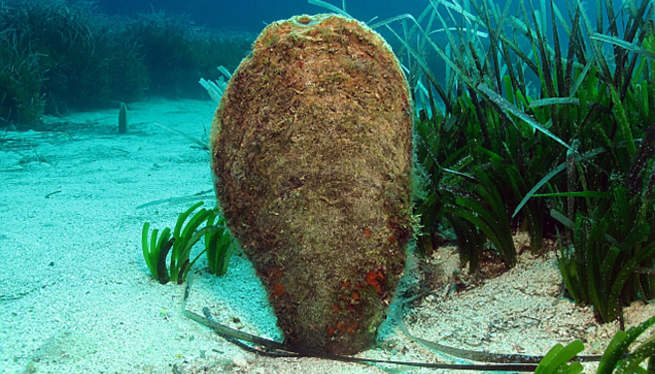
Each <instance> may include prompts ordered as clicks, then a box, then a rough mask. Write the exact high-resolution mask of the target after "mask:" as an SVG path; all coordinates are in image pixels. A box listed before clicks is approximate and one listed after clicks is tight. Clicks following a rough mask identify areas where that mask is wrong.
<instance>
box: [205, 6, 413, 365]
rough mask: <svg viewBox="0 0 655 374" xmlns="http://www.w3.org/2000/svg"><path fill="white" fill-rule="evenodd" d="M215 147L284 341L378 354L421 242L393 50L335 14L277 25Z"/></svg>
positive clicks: (407, 124) (219, 179) (239, 227)
mask: <svg viewBox="0 0 655 374" xmlns="http://www.w3.org/2000/svg"><path fill="white" fill-rule="evenodd" d="M211 147H212V151H211V152H212V154H211V156H212V171H213V173H214V176H215V183H216V192H217V197H218V199H219V202H220V205H221V207H222V209H223V212H224V214H225V216H226V218H227V220H228V223H229V227H230V229H231V230H232V232H233V233H234V234H235V236H236V237H237V238H238V240H239V242H240V243H241V245H242V247H243V249H244V251H245V253H246V254H247V255H248V257H249V258H250V260H251V261H252V263H253V264H254V266H255V268H256V270H257V272H258V275H259V277H260V278H261V280H262V282H263V284H264V286H265V287H266V288H267V290H268V295H269V300H270V302H271V304H272V306H273V308H274V310H275V313H276V315H277V318H278V325H279V326H280V328H281V329H282V330H283V331H284V333H285V335H286V339H287V343H289V344H292V345H296V346H302V347H306V348H314V349H321V350H324V351H327V352H334V353H342V354H352V353H356V352H359V351H362V350H364V349H367V348H369V347H370V346H371V345H372V344H373V343H374V342H375V335H376V331H377V328H378V326H379V325H380V323H381V322H382V320H383V319H384V317H385V309H386V307H387V305H388V303H389V301H390V300H391V297H392V296H393V293H394V291H395V288H396V285H397V283H398V280H399V278H400V276H401V274H402V272H403V268H404V264H405V247H406V245H407V241H408V239H409V238H410V237H411V235H412V228H411V223H410V221H411V205H410V204H411V191H410V173H411V165H412V107H411V100H410V94H409V91H408V88H407V83H406V80H405V77H404V75H403V73H402V71H401V69H400V65H399V63H398V61H397V60H396V57H395V56H394V55H393V53H392V52H391V50H390V49H389V48H388V46H387V45H386V43H385V42H384V40H383V39H382V38H381V37H380V36H379V35H378V34H377V33H375V32H374V31H372V30H370V29H369V28H367V27H366V26H365V25H363V24H361V23H359V22H358V21H355V20H352V19H348V18H344V17H340V16H334V15H318V16H299V17H294V18H292V19H290V20H287V21H279V22H275V23H273V24H271V25H269V26H268V27H266V29H265V30H264V31H263V32H262V33H261V35H260V36H259V37H258V38H257V40H256V41H255V43H254V44H253V48H252V52H251V54H250V55H249V56H248V57H247V58H245V59H244V60H243V61H242V63H241V65H240V66H239V67H238V69H237V70H236V72H235V73H234V75H233V77H232V79H231V80H230V82H229V84H228V86H227V88H226V90H225V94H224V95H223V98H222V101H221V103H220V105H219V108H218V109H217V111H216V115H215V117H214V122H213V125H212V134H211Z"/></svg>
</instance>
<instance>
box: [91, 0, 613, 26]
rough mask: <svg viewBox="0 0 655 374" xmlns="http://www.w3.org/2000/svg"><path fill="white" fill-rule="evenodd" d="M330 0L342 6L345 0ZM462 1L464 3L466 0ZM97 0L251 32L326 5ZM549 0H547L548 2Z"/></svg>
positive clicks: (392, 12)
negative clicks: (186, 16) (184, 16)
mask: <svg viewBox="0 0 655 374" xmlns="http://www.w3.org/2000/svg"><path fill="white" fill-rule="evenodd" d="M604 1H605V0H603V3H604ZM328 2H330V3H331V4H333V5H335V6H337V7H339V8H341V5H342V1H341V0H331V1H328ZM458 2H459V3H460V4H463V3H464V0H460V1H458ZM495 3H497V4H499V5H500V6H504V4H505V3H506V1H504V0H503V1H496V2H495ZM512 3H513V4H512V8H513V9H516V4H517V1H512ZM533 3H534V6H535V8H539V4H540V3H539V1H534V2H533ZM612 3H613V4H614V7H615V10H616V9H619V8H620V6H621V5H622V4H623V3H624V2H623V1H622V0H612ZM97 4H98V7H99V8H100V9H101V10H102V11H103V12H105V13H107V14H112V15H126V16H134V15H136V14H139V13H148V12H151V11H153V10H155V11H165V12H167V13H171V14H186V15H188V16H190V17H191V19H192V20H193V22H195V23H196V24H197V25H199V26H207V27H211V28H217V29H230V30H240V31H249V32H259V31H261V30H262V28H263V27H264V26H265V24H268V23H271V22H274V21H277V20H280V19H287V18H290V17H291V16H294V15H298V14H315V13H320V12H324V11H325V10H324V9H323V8H320V7H318V6H315V5H311V4H308V3H307V1H306V0H283V1H271V0H243V1H234V0H191V1H180V0H156V1H149V0H102V1H99V2H98V3H97ZM549 4H550V3H549V2H546V5H547V6H549ZM554 4H555V6H557V7H558V8H559V9H560V10H561V12H562V14H563V15H564V17H565V18H567V2H566V1H565V0H556V1H554ZM583 4H584V5H585V6H586V7H587V8H588V10H589V15H590V18H591V19H592V20H594V19H595V18H594V17H595V16H594V13H593V10H594V8H595V2H594V1H583ZM427 5H428V1H427V0H406V1H397V0H350V1H347V2H346V10H347V11H348V13H349V14H350V15H352V16H353V17H355V18H357V19H359V20H361V21H368V20H370V19H371V18H373V17H378V18H379V19H387V18H391V17H394V16H396V15H399V14H405V13H409V14H412V15H414V16H415V17H417V16H418V15H419V14H420V13H421V11H423V9H425V7H426V6H427ZM528 11H529V9H528Z"/></svg>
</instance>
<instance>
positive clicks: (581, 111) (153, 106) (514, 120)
mask: <svg viewBox="0 0 655 374" xmlns="http://www.w3.org/2000/svg"><path fill="white" fill-rule="evenodd" d="M506 4H507V3H506V2H504V1H503V2H494V1H489V0H479V1H477V2H476V1H465V0H461V1H460V0H457V1H455V0H448V1H447V0H438V1H434V2H433V5H434V7H431V5H430V2H428V1H424V0H411V1H405V2H399V1H386V0H385V1H369V0H367V1H363V0H362V1H358V0H351V1H348V2H342V1H333V2H332V3H331V5H333V6H334V7H335V8H337V12H338V13H343V11H344V10H345V12H347V13H348V14H349V15H351V16H353V17H354V18H356V19H358V20H360V21H362V22H367V23H368V24H369V26H371V27H375V30H376V31H377V32H379V33H380V34H381V35H382V36H383V37H384V38H385V39H386V40H387V42H388V43H389V45H390V46H391V48H392V49H393V51H394V52H396V54H397V56H398V58H399V60H400V62H401V63H402V64H403V68H404V72H405V74H406V76H407V78H408V81H409V85H410V89H411V91H412V96H413V99H414V103H415V108H414V112H415V113H413V115H414V137H415V139H414V151H415V158H414V175H413V178H414V179H413V183H414V186H413V187H414V196H413V197H412V205H413V217H414V218H415V219H416V222H415V226H414V227H413V229H414V230H415V235H414V237H413V239H412V241H411V244H410V246H409V248H408V256H409V257H408V260H407V264H406V270H405V278H404V279H403V280H402V281H401V284H400V286H399V289H398V294H397V295H398V297H397V299H396V300H395V301H394V303H392V305H391V307H390V309H389V311H388V313H387V319H386V321H385V323H384V324H383V326H382V327H381V328H380V330H379V333H378V344H377V345H376V347H375V348H373V349H370V350H367V351H365V352H362V353H360V354H359V355H358V357H360V358H364V359H379V360H396V361H404V362H407V361H411V362H420V363H446V364H470V363H476V362H477V363H481V364H488V363H489V361H490V358H489V356H485V357H481V356H480V355H476V354H472V355H469V354H463V353H462V352H455V351H452V350H450V351H449V350H448V349H447V348H446V349H444V346H447V347H458V348H462V349H465V350H467V351H474V352H478V353H479V352H492V353H498V354H500V356H504V355H507V356H512V355H514V356H516V355H530V356H534V357H537V358H540V357H541V356H543V355H545V354H546V353H547V352H548V351H549V350H551V348H552V349H556V348H557V347H558V346H557V344H562V345H564V346H566V347H567V348H568V349H565V350H563V351H562V353H561V355H562V356H561V357H565V356H566V355H568V356H566V357H569V356H570V357H572V356H574V355H575V354H577V353H580V352H581V354H583V355H595V356H598V355H601V354H603V352H607V351H608V347H609V346H610V345H609V342H610V340H612V339H618V340H615V341H620V342H621V344H618V343H617V344H615V345H614V346H613V347H614V349H615V350H614V353H615V354H614V356H612V357H614V361H610V360H607V361H606V362H605V364H603V365H598V363H597V360H599V359H600V357H596V358H595V360H596V361H594V360H591V361H588V362H583V363H584V371H585V372H587V373H591V372H598V373H611V372H613V371H614V368H615V367H616V368H619V367H621V368H622V369H621V370H624V369H625V370H627V371H630V370H637V369H634V368H635V367H636V366H638V365H641V366H642V368H641V369H640V370H642V371H643V372H645V370H646V369H647V368H648V369H650V370H651V371H652V370H653V368H655V362H653V361H654V360H652V359H649V357H650V354H642V355H641V356H635V357H636V358H634V359H632V360H628V359H626V358H625V357H624V356H622V355H621V353H622V352H625V351H628V350H629V349H628V347H629V346H630V343H632V341H633V340H635V339H636V340H637V341H636V343H635V344H634V345H633V346H632V348H630V350H633V351H634V350H636V349H641V351H640V352H650V351H649V350H650V349H654V348H655V343H654V342H653V340H652V339H651V340H647V339H649V337H652V331H650V330H647V327H649V326H650V325H652V324H653V323H655V320H654V319H653V316H654V315H655V304H654V303H653V298H654V297H655V270H653V269H655V230H651V228H652V227H653V226H654V225H655V204H654V203H653V199H652V189H653V187H655V113H654V111H653V110H652V108H653V107H655V88H654V86H653V84H652V81H653V79H654V78H653V77H654V76H655V62H654V61H653V58H655V30H654V28H653V13H654V12H655V10H654V9H653V4H652V2H649V1H630V0H626V1H620V0H611V1H610V0H598V1H586V2H582V1H565V0H557V1H552V2H551V1H545V0H541V1H539V0H535V1H533V2H529V1H523V0H518V1H517V0H514V1H511V2H510V3H509V5H507V6H506ZM344 8H345V9H344ZM555 9H557V10H556V11H555ZM339 10H341V11H339ZM329 11H330V10H329V9H326V7H325V6H317V4H311V3H309V2H307V1H300V0H298V1H263V0H262V1H251V2H249V1H241V2H234V1H230V2H228V1H199V0H198V1H174V0H168V1H152V2H145V1H144V2H140V1H127V0H121V1H118V0H117V1H94V2H86V1H63V0H62V1H45V0H32V1H16V0H9V1H2V0H0V268H2V269H3V271H2V272H0V363H1V365H0V372H2V373H62V372H67V373H223V372H241V373H290V372H298V373H300V372H303V373H383V372H390V371H397V372H407V373H423V372H425V373H427V372H433V370H432V369H429V368H421V367H420V366H417V367H414V366H402V365H395V364H389V363H373V362H371V361H368V362H359V363H352V362H340V361H338V360H336V359H335V360H332V359H321V358H316V357H305V358H302V357H287V358H279V357H266V356H264V355H259V354H256V353H253V352H250V351H248V350H242V349H241V348H239V347H238V346H237V345H234V344H233V343H232V342H230V341H228V340H226V339H224V338H223V337H220V336H218V335H217V334H216V333H215V332H214V331H212V329H209V328H207V327H206V326H203V325H202V324H199V323H196V321H197V320H196V321H194V320H192V319H191V318H192V317H190V316H192V315H194V314H195V315H196V316H205V318H206V320H205V323H206V324H209V325H211V323H209V322H207V321H208V320H209V319H211V318H210V317H207V316H208V314H207V313H206V311H209V313H211V315H212V316H213V317H212V318H213V319H214V321H217V322H218V323H221V324H223V325H225V326H229V327H231V328H234V329H236V330H239V331H244V332H248V333H252V334H254V335H258V336H261V337H265V338H269V339H272V340H276V341H283V337H284V334H283V332H282V331H280V330H279V328H278V327H277V326H276V317H275V315H274V313H273V311H272V310H271V307H270V306H269V302H268V299H267V297H268V296H269V295H267V293H266V291H265V290H264V288H263V287H262V285H261V282H260V280H259V278H258V277H257V274H256V273H255V270H254V269H253V267H252V265H251V263H250V261H249V260H248V258H247V257H246V256H245V255H244V253H243V252H242V251H241V249H240V248H239V245H238V243H236V242H235V241H234V240H233V238H232V236H231V234H230V232H229V230H226V229H225V227H226V225H225V222H224V220H223V217H222V215H221V212H220V210H219V209H218V208H217V207H216V199H215V196H214V192H213V181H212V176H211V171H210V166H209V152H208V150H209V149H208V147H207V144H208V139H209V132H210V128H211V124H212V118H213V116H214V112H215V110H216V107H217V102H218V100H220V97H221V95H222V93H223V90H224V89H225V86H226V83H227V82H228V81H229V79H230V77H231V74H232V73H233V72H234V70H235V69H236V68H237V66H238V65H239V63H240V62H241V61H242V59H243V58H244V57H245V56H247V55H248V53H249V52H250V49H251V45H252V43H253V42H254V41H255V39H256V38H257V36H258V35H259V33H260V32H261V31H262V30H263V29H264V28H265V27H266V25H268V24H270V23H272V22H274V21H276V20H279V19H288V18H290V17H292V16H294V15H299V14H305V13H307V14H317V13H325V12H329ZM503 12H506V13H505V15H507V17H503ZM406 14H409V15H411V17H408V16H403V17H398V18H394V17H397V16H399V15H406ZM437 14H439V15H440V16H437ZM583 14H584V16H583ZM509 15H511V16H512V17H510V16H509ZM414 20H417V21H416V22H417V23H418V24H420V25H421V28H420V30H419V28H414V26H415V23H414ZM553 20H554V21H553ZM503 22H504V23H503ZM499 24H502V26H499V27H490V25H493V26H497V25H499ZM448 31H449V32H448ZM427 40H430V41H431V42H427ZM199 81H200V82H201V83H199ZM201 202H202V203H201ZM365 235H367V233H365ZM175 243H177V244H175ZM274 292H275V291H274ZM353 302H356V300H354V301H353ZM636 326H641V327H642V329H641V330H631V331H632V333H630V334H628V335H622V333H621V331H623V330H629V329H630V328H634V327H636ZM642 333H643V335H642ZM626 336H627V337H626ZM617 337H618V338H617ZM578 342H580V344H579V345H578ZM582 343H584V347H582ZM553 347H555V348H553ZM560 348H561V347H560ZM583 348H584V350H582V349H583ZM617 352H618V353H617ZM561 357H560V358H561ZM570 357H569V358H570ZM476 360H477V361H476ZM567 360H568V358H567V359H563V360H561V361H562V362H560V363H558V364H557V365H554V366H553V367H551V368H550V370H551V371H552V372H555V370H560V372H570V373H577V372H579V370H578V369H581V368H579V367H578V366H576V365H575V364H573V363H570V364H567V363H566V361H567ZM538 362H539V360H538V359H537V360H536V362H535V365H536V364H537V363H538ZM560 364H561V366H560ZM567 365H569V366H567ZM558 368H559V369H558ZM628 368H629V369H630V370H628ZM478 369H480V370H493V368H489V367H487V368H484V367H480V368H478ZM533 369H534V368H533ZM440 370H442V371H445V370H443V369H440ZM448 371H457V372H470V371H465V370H463V369H462V368H452V369H449V370H448ZM506 371H508V372H517V371H525V370H523V369H521V370H520V369H519V368H515V369H514V370H512V368H507V370H506Z"/></svg>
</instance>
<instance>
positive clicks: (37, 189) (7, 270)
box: [0, 101, 655, 374]
mask: <svg viewBox="0 0 655 374" xmlns="http://www.w3.org/2000/svg"><path fill="white" fill-rule="evenodd" d="M214 107H215V106H214V104H213V103H212V102H209V101H206V102H205V101H151V102H143V103H136V104H133V105H130V108H129V119H130V132H129V134H127V135H118V134H116V130H117V118H118V111H117V110H106V111H98V112H89V113H77V114H72V115H70V116H67V117H65V118H49V119H48V122H50V123H55V124H59V126H58V127H57V129H58V131H56V132H28V133H18V132H11V131H10V132H8V133H7V134H4V133H3V134H0V269H2V270H0V326H1V328H0V372H4V373H222V372H242V373H259V374H263V373H300V372H304V373H384V372H389V371H394V372H396V371H397V372H430V371H428V370H425V369H422V370H419V369H412V368H408V367H395V366H385V367H381V366H380V367H378V366H369V365H362V364H348V363H339V362H333V361H328V360H319V359H310V358H306V359H291V358H267V357H260V356H256V355H254V354H252V353H248V352H244V351H242V350H240V349H239V348H237V347H236V346H234V345H232V344H230V343H228V342H226V341H225V340H224V339H223V338H221V337H218V336H217V335H216V334H214V333H213V332H212V331H210V330H209V329H207V328H205V327H203V326H201V325H198V324H197V323H195V322H193V321H190V320H188V319H186V318H184V316H183V315H182V298H183V295H184V289H185V285H175V284H167V285H161V284H159V283H158V282H156V281H155V280H154V279H153V278H152V277H151V276H150V274H149V273H148V270H147V268H146V266H145V263H144V261H143V257H142V253H141V228H142V225H143V223H144V222H145V221H150V222H151V223H152V226H153V227H159V228H163V227H165V226H172V225H174V223H175V220H176V218H177V215H178V214H179V213H180V212H181V211H183V210H185V209H186V208H187V207H188V206H189V205H190V204H191V203H189V202H185V203H183V204H178V205H175V204H160V205H155V206H151V207H148V208H144V209H136V207H137V206H139V205H141V204H144V203H147V202H150V201H153V200H158V199H167V198H171V197H179V196H188V195H193V194H195V193H198V192H201V191H205V190H209V189H211V188H212V184H211V177H210V174H209V166H208V153H207V152H206V151H204V150H201V149H199V148H198V147H196V146H195V145H194V144H193V143H192V142H190V141H189V140H188V139H185V138H184V137H182V136H180V135H177V134H174V133H170V132H169V131H167V130H165V129H163V128H161V127H159V126H156V125H155V124H154V122H158V123H161V124H163V125H165V126H169V127H172V128H175V129H178V130H180V131H182V132H184V133H187V134H189V135H192V136H194V137H198V138H202V137H203V136H204V135H205V129H208V128H209V125H210V123H211V118H212V115H213V112H214ZM9 139H11V141H9ZM210 195H211V194H210ZM205 201H206V203H207V204H208V205H211V204H214V203H215V201H214V200H213V199H212V198H211V197H208V198H206V199H205ZM456 265H457V258H456V254H455V252H454V251H453V250H452V249H443V250H441V251H439V253H437V254H436V255H435V256H434V257H433V258H432V259H431V261H429V263H428V264H427V265H425V267H427V268H431V269H432V270H433V271H434V272H435V273H437V274H450V272H451V271H452V270H453V269H454V268H455V267H456ZM417 277H418V275H417ZM442 278H443V277H442ZM559 282H560V278H559V273H558V271H557V269H556V266H555V262H554V258H553V257H552V256H550V257H549V258H547V259H544V258H539V259H534V258H532V257H531V256H530V255H523V256H522V257H521V258H520V261H519V265H518V266H517V267H516V268H514V269H512V270H510V271H509V272H507V273H506V274H503V275H502V276H500V277H498V278H496V279H492V280H487V281H485V282H483V284H481V285H478V286H476V287H472V288H470V289H469V290H467V291H464V292H461V293H459V294H455V295H452V296H451V297H449V298H448V299H446V300H444V298H443V286H442V285H443V279H441V280H439V279H438V278H437V280H435V281H432V284H433V287H434V288H435V290H436V291H437V293H436V294H435V295H433V296H428V297H427V298H425V299H424V300H422V301H421V302H418V303H416V304H415V305H413V307H412V308H411V309H410V311H409V312H408V313H407V314H406V317H405V321H406V324H407V326H408V328H409V329H410V330H411V331H412V332H413V333H414V334H415V335H417V336H420V337H422V338H424V339H428V340H435V341H439V342H441V343H443V344H449V345H453V346H457V347H459V348H469V349H476V350H486V351H495V352H505V353H524V354H544V353H545V352H546V351H547V350H548V349H549V348H550V347H551V346H552V345H553V344H555V343H557V342H561V343H568V342H569V341H571V340H572V339H575V338H580V339H583V341H585V345H586V346H587V351H588V352H586V353H598V352H602V350H603V349H604V347H605V346H606V344H607V342H608V339H609V338H610V337H611V335H612V334H613V333H614V331H615V330H616V328H617V327H616V324H608V325H604V326H599V325H597V324H596V323H595V322H594V320H593V317H592V313H591V311H590V310H589V309H586V308H579V307H576V306H575V305H573V304H572V303H571V302H569V301H567V300H559V302H557V301H558V299H557V298H556V296H557V291H558V286H559ZM188 283H189V284H190V298H189V304H188V308H190V309H192V310H194V311H196V312H198V313H200V314H201V312H200V310H201V309H202V307H204V306H207V307H209V308H210V309H211V310H212V312H213V313H214V314H216V315H217V318H218V319H219V320H220V321H222V322H225V323H228V324H230V325H231V326H235V327H237V328H240V329H243V330H244V331H250V332H253V333H256V334H259V335H263V336H267V337H272V338H276V337H279V333H278V332H277V329H276V328H275V319H274V317H273V316H272V315H271V312H270V310H269V308H268V307H267V302H266V297H265V294H264V291H263V290H262V289H261V287H260V285H259V281H258V280H257V278H256V277H255V275H254V272H253V270H252V268H251V267H250V265H249V262H248V261H247V260H246V259H245V258H242V257H239V256H237V257H234V258H233V259H232V261H231V263H230V269H229V271H228V275H227V276H225V277H222V278H217V277H214V276H212V275H211V274H208V272H207V270H206V262H204V261H203V260H201V261H198V263H196V265H195V267H194V269H193V272H192V274H191V275H190V276H189V279H188ZM410 283H411V282H410ZM653 313H655V306H654V305H652V304H651V305H646V304H643V303H642V304H634V305H632V306H631V307H630V308H628V309H627V310H626V319H627V323H628V325H630V326H632V325H634V324H636V323H639V322H641V321H643V320H644V319H646V318H647V317H649V316H651V315H653ZM385 330H386V331H387V332H386V333H385V334H384V340H383V341H382V342H381V345H380V347H379V348H376V349H372V350H370V351H367V352H365V353H363V354H362V355H363V356H366V357H374V358H388V359H395V360H410V361H428V362H434V361H436V360H444V357H443V355H441V354H437V353H435V352H433V351H430V350H429V349H427V348H424V347H421V346H419V345H417V344H415V343H414V342H412V341H410V340H409V339H407V338H406V337H404V336H403V335H402V334H401V333H400V332H399V331H398V329H396V328H395V326H394V325H392V324H391V325H387V326H386V328H385ZM444 362H448V361H444ZM450 362H455V361H450ZM457 362H461V360H457ZM587 371H588V372H591V370H587Z"/></svg>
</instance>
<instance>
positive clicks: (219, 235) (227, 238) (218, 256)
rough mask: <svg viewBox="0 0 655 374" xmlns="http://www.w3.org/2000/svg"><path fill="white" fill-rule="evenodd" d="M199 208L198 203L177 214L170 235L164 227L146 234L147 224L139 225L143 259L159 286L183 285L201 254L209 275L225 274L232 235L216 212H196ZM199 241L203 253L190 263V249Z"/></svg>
mask: <svg viewBox="0 0 655 374" xmlns="http://www.w3.org/2000/svg"><path fill="white" fill-rule="evenodd" d="M202 205H203V202H198V203H196V204H194V205H192V206H191V207H190V208H189V209H187V210H186V211H185V212H183V213H182V214H180V215H179V217H178V219H177V223H176V224H175V228H174V229H173V230H172V232H171V229H170V228H168V227H166V228H164V229H163V230H161V232H160V231H159V229H154V230H152V232H150V222H146V223H144V224H143V230H142V233H141V241H142V244H141V245H142V249H143V258H144V259H145V261H146V265H148V270H150V274H152V276H153V277H154V278H155V279H156V280H158V281H159V283H161V284H166V283H168V282H169V281H174V282H176V283H177V284H182V283H184V281H185V280H186V277H187V275H188V274H189V271H190V270H191V267H193V264H195V262H196V261H198V259H200V257H201V256H202V255H203V253H206V255H207V261H208V263H209V271H210V273H212V274H214V275H218V276H220V275H225V274H226V273H227V265H228V263H229V261H230V257H231V256H232V252H233V249H234V247H233V246H234V242H233V239H232V234H231V233H230V231H229V229H228V228H227V227H226V225H225V220H224V218H223V217H222V216H220V218H219V214H218V212H217V210H216V209H210V210H208V209H205V208H200V207H201V206H202ZM198 208H200V209H199V210H198ZM196 210H197V211H196ZM194 212H195V213H194ZM203 237H204V241H203V244H204V245H205V247H204V249H203V250H202V251H201V252H200V253H198V254H197V255H196V257H194V258H193V260H191V251H192V249H193V247H194V246H195V245H196V244H197V243H198V242H201V240H202V239H203Z"/></svg>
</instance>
